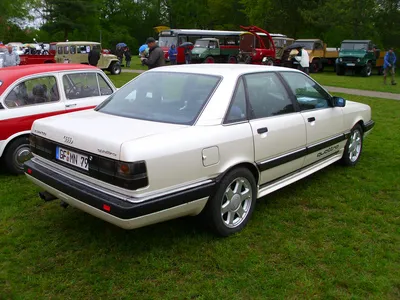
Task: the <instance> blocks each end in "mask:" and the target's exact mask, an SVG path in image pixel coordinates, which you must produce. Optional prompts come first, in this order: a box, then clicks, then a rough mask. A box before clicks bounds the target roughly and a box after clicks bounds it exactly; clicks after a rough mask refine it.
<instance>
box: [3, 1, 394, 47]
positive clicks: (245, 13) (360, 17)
mask: <svg viewBox="0 0 400 300" xmlns="http://www.w3.org/2000/svg"><path fill="white" fill-rule="evenodd" d="M34 7H36V8H37V11H40V12H41V14H42V19H43V21H44V25H43V26H42V27H41V28H40V30H38V31H36V32H33V31H32V30H30V31H29V32H26V31H24V30H22V29H18V28H20V27H23V26H21V25H19V26H17V25H16V24H18V22H16V20H18V19H21V18H24V17H25V18H26V17H28V18H29V15H30V11H31V10H32V8H34ZM0 11H1V12H2V14H1V18H0V40H1V39H3V40H6V39H11V32H14V36H13V38H12V39H14V40H15V39H17V38H20V39H23V38H24V37H29V36H31V35H32V34H33V33H34V34H35V35H38V39H40V40H46V41H60V40H65V39H69V40H92V41H101V42H102V44H103V46H104V47H110V48H111V47H112V48H113V47H114V46H115V45H116V44H117V43H119V42H125V43H127V44H128V45H130V46H131V48H135V47H138V46H139V45H141V44H142V43H143V42H144V41H145V39H146V38H147V37H148V36H156V33H155V31H154V29H153V28H154V27H155V26H159V25H166V26H169V27H171V28H198V29H225V30H240V27H239V26H240V25H250V24H252V25H257V26H260V27H262V28H264V29H266V30H268V31H269V32H274V33H283V34H286V35H288V36H290V37H293V38H321V39H323V40H324V41H325V42H327V43H328V45H330V46H339V45H340V42H341V41H342V40H344V39H373V40H374V42H375V43H376V44H378V45H379V46H380V47H391V46H394V47H400V1H399V0H335V1H332V0H296V1H295V0H18V1H11V0H1V1H0ZM10 26H11V27H12V28H13V29H12V30H11V29H10V28H9V27H10ZM18 32H19V33H20V34H17V33H18Z"/></svg>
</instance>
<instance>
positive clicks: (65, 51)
mask: <svg viewBox="0 0 400 300" xmlns="http://www.w3.org/2000/svg"><path fill="white" fill-rule="evenodd" d="M68 53H69V46H65V47H64V54H68Z"/></svg>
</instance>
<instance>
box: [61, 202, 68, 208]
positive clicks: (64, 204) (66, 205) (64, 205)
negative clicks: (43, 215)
mask: <svg viewBox="0 0 400 300" xmlns="http://www.w3.org/2000/svg"><path fill="white" fill-rule="evenodd" d="M60 206H61V207H62V208H67V207H68V206H69V204H68V203H66V202H64V201H61V203H60Z"/></svg>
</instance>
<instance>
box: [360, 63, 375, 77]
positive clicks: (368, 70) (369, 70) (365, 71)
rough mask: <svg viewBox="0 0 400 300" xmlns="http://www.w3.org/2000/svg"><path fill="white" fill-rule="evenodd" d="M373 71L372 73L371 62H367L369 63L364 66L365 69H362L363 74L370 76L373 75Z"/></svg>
mask: <svg viewBox="0 0 400 300" xmlns="http://www.w3.org/2000/svg"><path fill="white" fill-rule="evenodd" d="M371 73H372V65H371V63H367V64H366V65H365V66H364V67H363V69H362V71H361V75H362V76H363V77H369V76H371Z"/></svg>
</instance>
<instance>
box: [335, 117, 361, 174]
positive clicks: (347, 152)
mask: <svg viewBox="0 0 400 300" xmlns="http://www.w3.org/2000/svg"><path fill="white" fill-rule="evenodd" d="M363 135H364V133H363V130H362V128H361V126H360V124H357V125H355V126H354V127H353V129H352V130H351V133H350V136H349V138H348V140H347V143H346V146H345V147H344V153H343V157H342V159H341V163H342V164H343V165H345V166H351V167H352V166H355V165H356V164H357V162H358V161H359V160H360V156H361V152H362V149H363V141H364V138H363Z"/></svg>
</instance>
